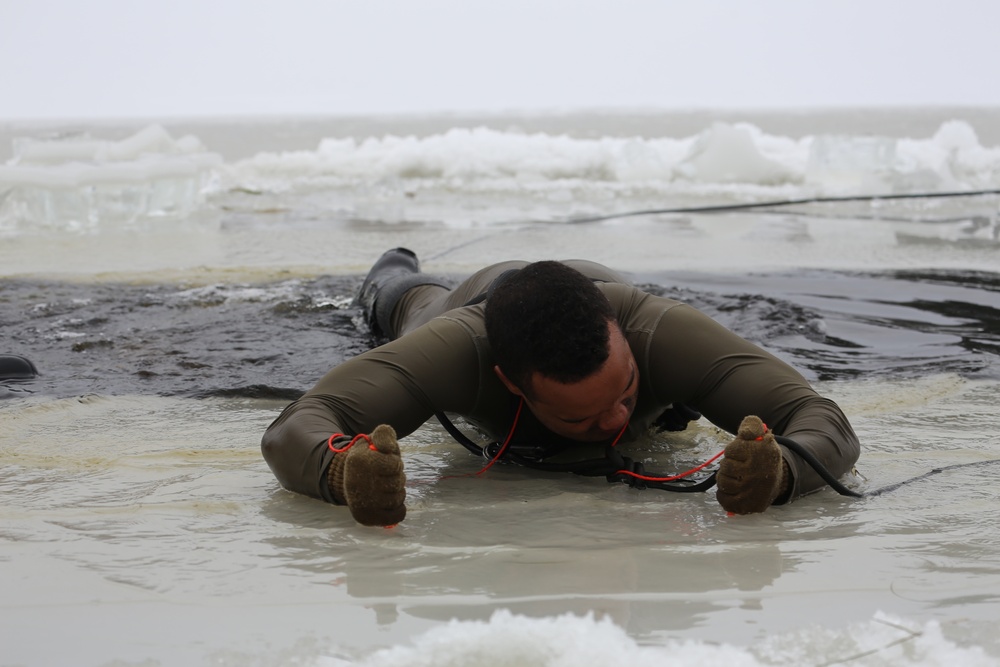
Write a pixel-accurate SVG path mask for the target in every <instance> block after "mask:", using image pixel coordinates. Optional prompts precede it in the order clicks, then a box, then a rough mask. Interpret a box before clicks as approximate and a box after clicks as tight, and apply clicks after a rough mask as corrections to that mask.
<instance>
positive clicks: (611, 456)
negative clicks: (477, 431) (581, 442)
mask: <svg viewBox="0 0 1000 667" xmlns="http://www.w3.org/2000/svg"><path fill="white" fill-rule="evenodd" d="M435 416H436V417H437V420H438V421H439V422H441V426H443V427H444V429H445V430H446V431H448V434H449V435H451V437H453V438H454V439H455V440H456V441H458V443H459V444H460V445H462V446H463V447H465V448H466V449H467V450H469V451H470V452H472V453H473V454H475V455H476V456H482V457H483V458H487V459H492V458H493V457H494V456H496V453H497V451H499V448H500V447H501V445H500V443H497V442H493V443H490V444H487V445H486V446H485V447H481V446H479V445H477V444H476V443H474V442H473V441H472V440H470V439H469V438H468V437H467V436H466V435H465V434H464V433H462V432H461V431H460V430H458V427H457V426H455V424H454V423H452V421H451V420H450V419H448V416H447V415H445V414H444V413H443V412H436V413H435ZM500 460H501V461H509V462H511V463H516V464H517V465H521V466H524V467H526V468H532V469H534V470H543V471H546V472H568V473H572V474H574V475H581V476H584V477H604V478H605V479H606V480H607V481H608V482H610V483H623V484H628V485H629V486H631V487H632V488H635V489H646V488H650V489H660V490H661V491H673V492H675V493H695V492H699V491H707V490H708V489H710V488H712V487H713V486H715V472H713V473H712V474H711V475H709V476H708V477H706V478H705V479H702V480H689V479H680V480H674V481H672V482H663V481H657V480H647V479H640V478H637V477H634V476H633V475H630V474H628V473H633V474H634V475H643V476H646V477H668V475H660V474H656V473H650V472H647V471H646V470H645V467H644V466H643V465H642V462H641V461H634V460H633V459H631V458H629V457H627V456H624V455H622V453H621V452H619V451H618V450H617V449H615V448H614V447H611V446H608V447H606V448H605V452H604V457H603V458H594V459H584V460H581V461H566V462H559V463H552V462H546V461H540V460H538V459H532V458H529V457H526V456H522V455H521V454H518V453H516V452H515V451H512V450H511V449H510V448H508V450H507V451H506V452H504V453H503V455H502V456H501V457H500Z"/></svg>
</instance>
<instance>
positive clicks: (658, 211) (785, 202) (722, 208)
mask: <svg viewBox="0 0 1000 667" xmlns="http://www.w3.org/2000/svg"><path fill="white" fill-rule="evenodd" d="M986 195H1000V190H970V191H967V192H912V193H906V194H888V195H848V196H843V197H805V198H802V199H780V200H776V201H762V202H752V203H751V202H748V203H742V204H717V205H713V206H687V207H679V208H650V209H644V210H640V211H625V212H623V213H608V214H607V215H595V216H591V217H588V218H572V219H570V220H567V221H566V224H571V225H579V224H585V223H590V222H603V221H605V220H616V219H618V218H633V217H636V216H640V215H662V214H666V213H726V212H729V211H746V210H751V209H755V208H776V207H781V206H796V205H798V204H830V203H838V202H852V201H881V200H890V199H943V198H955V197H983V196H986Z"/></svg>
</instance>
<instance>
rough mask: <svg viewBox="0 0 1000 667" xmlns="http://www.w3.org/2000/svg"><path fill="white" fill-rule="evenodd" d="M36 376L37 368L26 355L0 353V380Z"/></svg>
mask: <svg viewBox="0 0 1000 667" xmlns="http://www.w3.org/2000/svg"><path fill="white" fill-rule="evenodd" d="M36 377H38V369H37V368H35V364H33V363H31V360H30V359H28V358H27V357H22V356H19V355H16V354H0V380H31V379H33V378H36Z"/></svg>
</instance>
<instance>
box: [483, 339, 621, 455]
mask: <svg viewBox="0 0 1000 667" xmlns="http://www.w3.org/2000/svg"><path fill="white" fill-rule="evenodd" d="M608 327H609V329H610V334H611V336H610V340H609V341H608V359H607V361H605V362H604V365H603V366H601V367H600V368H599V369H598V370H597V371H596V372H595V373H593V374H591V375H590V376H588V377H586V378H584V379H582V380H580V381H579V382H573V383H569V384H564V383H562V382H557V381H556V380H553V379H551V378H548V377H545V376H544V375H542V374H540V373H534V374H533V375H532V376H531V388H532V392H531V395H532V397H531V398H529V397H528V396H527V395H526V394H525V393H524V392H522V391H520V390H519V389H518V388H517V387H515V386H514V385H512V384H511V383H510V382H509V381H508V380H507V379H506V378H505V377H504V376H503V374H502V373H499V372H498V375H500V379H501V380H503V381H504V384H506V385H507V388H508V389H510V390H511V391H512V392H514V393H515V394H517V395H519V396H521V397H522V398H524V402H525V404H526V405H527V406H528V408H529V409H530V410H531V412H532V413H533V414H534V415H535V417H536V418H537V419H538V421H540V422H541V423H542V425H543V426H545V427H546V428H547V429H549V430H550V431H552V432H553V433H555V434H557V435H561V436H564V437H567V438H571V439H573V440H580V441H583V442H601V441H603V440H610V439H612V438H614V437H615V436H616V435H618V433H619V431H621V430H622V428H623V427H624V426H625V424H626V423H628V420H629V418H630V417H631V416H632V412H633V411H634V410H635V404H636V399H637V398H638V395H639V368H638V366H636V363H635V357H634V356H633V355H632V350H631V349H630V348H629V346H628V343H627V342H626V340H625V337H624V336H622V333H621V331H620V330H619V328H618V325H617V324H615V323H609V324H608Z"/></svg>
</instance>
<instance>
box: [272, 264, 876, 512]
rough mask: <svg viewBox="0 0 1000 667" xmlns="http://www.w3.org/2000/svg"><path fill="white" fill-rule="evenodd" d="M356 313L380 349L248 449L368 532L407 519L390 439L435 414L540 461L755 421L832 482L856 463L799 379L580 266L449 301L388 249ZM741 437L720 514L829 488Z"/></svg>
mask: <svg viewBox="0 0 1000 667" xmlns="http://www.w3.org/2000/svg"><path fill="white" fill-rule="evenodd" d="M358 301H359V303H360V305H361V306H362V307H363V309H364V313H365V317H366V319H367V321H368V324H369V326H370V327H371V330H372V333H373V334H374V335H375V336H376V338H377V339H380V340H387V341H388V342H385V344H383V345H380V346H378V347H376V348H374V349H372V350H369V351H367V352H365V353H363V354H360V355H358V356H357V357H354V358H353V359H350V360H348V361H346V362H344V363H342V364H340V365H339V366H337V367H335V368H333V369H332V370H331V371H330V372H328V373H327V374H326V375H325V376H324V377H323V378H322V379H321V380H320V381H319V382H318V383H317V384H316V386H315V387H313V388H312V389H311V390H309V391H308V392H307V393H306V394H305V395H303V396H302V397H301V398H300V399H298V400H297V401H295V402H294V403H292V404H291V405H289V406H288V407H287V408H286V409H285V410H284V411H283V412H282V413H281V414H280V415H279V416H278V418H277V419H276V420H275V421H274V422H273V423H272V424H271V425H270V427H268V429H267V431H266V433H265V434H264V437H263V441H262V444H261V447H262V451H263V454H264V458H265V459H266V461H267V463H268V465H269V466H270V467H271V470H272V471H273V472H274V474H275V476H276V477H277V478H278V481H279V482H280V483H281V484H282V486H284V487H285V488H286V489H289V490H291V491H295V492H298V493H303V494H306V495H309V496H313V497H315V498H321V499H323V500H326V501H327V502H331V503H334V504H337V505H346V506H347V507H348V508H349V510H350V511H351V514H352V516H353V517H354V518H355V519H356V520H357V521H358V522H359V523H362V524H365V525H381V526H389V525H394V524H396V523H399V522H400V521H402V519H403V518H404V517H405V515H406V506H405V475H404V472H403V463H402V459H401V457H400V452H399V447H398V444H397V440H396V438H397V434H398V436H399V437H404V436H406V435H408V434H410V433H412V432H413V431H414V430H416V429H417V428H418V427H419V426H420V425H421V424H423V423H424V422H425V421H427V420H428V419H429V418H430V417H431V416H432V415H434V414H435V413H445V412H448V413H455V414H459V415H462V416H463V417H464V418H465V419H466V420H467V421H468V422H470V423H472V424H474V425H475V426H476V427H478V428H479V429H481V430H482V431H484V432H485V433H487V434H489V435H490V436H491V437H492V438H494V439H496V440H497V442H500V443H506V444H507V445H509V446H510V447H512V448H516V447H517V446H518V445H533V446H536V447H537V452H538V456H539V457H540V458H544V457H546V456H548V455H550V454H552V453H554V452H561V453H563V454H565V453H566V451H567V450H571V449H572V448H573V447H574V445H575V446H576V447H577V448H580V446H581V443H605V444H612V443H614V444H616V443H617V442H618V441H619V440H621V441H626V440H630V439H634V438H635V437H637V436H639V435H640V434H642V433H644V432H647V431H648V430H649V429H651V428H655V427H659V428H660V429H661V430H662V429H663V428H668V429H671V430H678V429H682V428H684V427H685V426H686V425H687V421H688V420H689V419H691V418H697V412H700V413H701V414H702V415H703V416H704V417H706V418H707V419H708V420H709V421H711V422H712V423H713V424H715V425H717V426H719V427H720V428H723V429H725V430H726V431H729V432H730V433H736V432H737V429H739V427H740V423H741V422H742V421H743V419H744V417H746V416H748V415H756V416H759V417H760V419H761V420H763V422H764V423H765V424H767V425H768V427H769V428H770V429H771V430H772V431H773V432H774V433H778V434H781V435H784V436H786V437H789V438H793V439H794V440H796V441H797V442H798V443H799V444H800V445H801V446H802V447H804V448H805V449H806V450H808V451H809V452H811V453H812V454H813V455H814V456H815V457H816V458H818V459H819V461H820V462H822V463H823V465H825V466H826V467H827V469H828V470H829V471H830V472H832V473H833V475H834V476H836V477H840V476H841V475H843V474H844V473H845V472H847V471H848V470H850V469H851V467H852V466H853V465H854V463H855V461H857V458H858V456H859V453H860V446H859V443H858V439H857V436H856V435H855V434H854V431H853V429H852V428H851V425H850V423H849V422H848V420H847V418H846V417H845V416H844V414H843V412H842V411H841V410H840V408H839V407H837V405H836V404H835V403H833V401H831V400H829V399H827V398H824V397H822V396H820V395H819V394H817V393H816V392H815V391H814V390H813V389H812V388H811V387H810V385H809V383H808V382H807V381H806V380H805V378H803V377H802V376H801V375H800V374H799V373H798V372H797V371H795V370H794V369H792V368H791V367H790V366H788V365H787V364H785V363H784V362H782V361H780V360H779V359H777V358H776V357H774V356H772V355H771V354H769V353H767V352H765V351H764V350H762V349H760V348H759V347H757V346H755V345H753V344H752V343H750V342H748V341H746V340H743V339H742V338H740V337H739V336H737V335H735V334H734V333H732V332H730V331H729V330H727V329H726V328H725V327H723V326H721V325H720V324H718V323H716V322H715V321H714V320H712V319H711V318H710V317H708V316H707V315H705V314H703V313H701V312H699V311H698V310H696V309H694V308H692V307H691V306H688V305H686V304H683V303H680V302H678V301H674V300H672V299H667V298H663V297H658V296H653V295H651V294H648V293H646V292H643V291H642V290H640V289H638V288H636V287H633V286H632V285H630V284H629V283H628V281H626V280H625V279H624V278H622V277H621V276H619V275H618V274H616V273H615V272H613V271H611V270H610V269H608V268H606V267H604V266H601V265H599V264H595V263H593V262H586V261H567V262H554V261H545V262H535V263H531V264H529V263H527V262H519V261H513V262H504V263H501V264H495V265H493V266H489V267H487V268H485V269H482V270H481V271H479V272H477V273H475V274H474V275H472V276H471V277H469V278H468V279H466V280H465V281H464V282H462V283H461V284H460V285H458V286H457V287H455V288H454V289H449V287H448V286H447V285H446V284H445V283H444V282H443V281H441V280H440V279H437V278H435V277H433V276H430V275H427V274H424V273H421V272H420V268H419V263H418V261H417V258H416V256H415V255H414V254H413V253H412V252H411V251H409V250H407V249H405V248H396V249H394V250H390V251H388V252H386V253H385V254H384V255H383V256H382V257H381V258H380V259H379V260H378V262H376V264H375V265H374V266H373V267H372V269H371V271H370V273H369V274H368V277H367V278H366V279H365V282H364V283H363V284H362V287H361V291H360V294H359V296H358ZM692 409H693V410H692ZM694 410H697V412H694ZM752 440H753V438H749V439H747V438H744V439H740V438H739V437H738V438H737V439H735V440H734V441H733V442H732V443H731V444H730V445H729V447H727V451H726V456H725V457H724V459H723V462H722V463H721V465H720V468H719V474H718V487H719V490H718V495H717V497H718V499H719V502H720V504H721V505H722V506H723V508H725V509H726V510H728V511H730V512H734V513H738V514H747V513H753V512H763V511H764V510H766V509H767V508H768V507H769V506H770V505H772V504H781V503H786V502H789V501H791V500H793V499H795V498H798V497H800V496H802V495H805V494H807V493H810V492H812V491H815V490H817V489H819V488H821V487H822V486H824V484H825V482H823V480H822V479H821V478H820V477H819V475H818V474H817V473H816V472H815V471H814V470H813V469H812V468H811V467H809V466H808V465H806V464H805V463H804V461H803V460H802V459H801V458H799V457H798V456H797V455H796V454H794V453H793V452H791V451H789V450H788V449H786V448H785V447H780V448H779V446H778V445H777V444H776V443H775V442H774V440H773V438H770V436H769V437H768V438H767V439H766V441H762V442H758V443H753V442H752ZM757 440H760V438H757ZM748 443H749V446H748ZM358 444H360V446H352V445H358Z"/></svg>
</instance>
